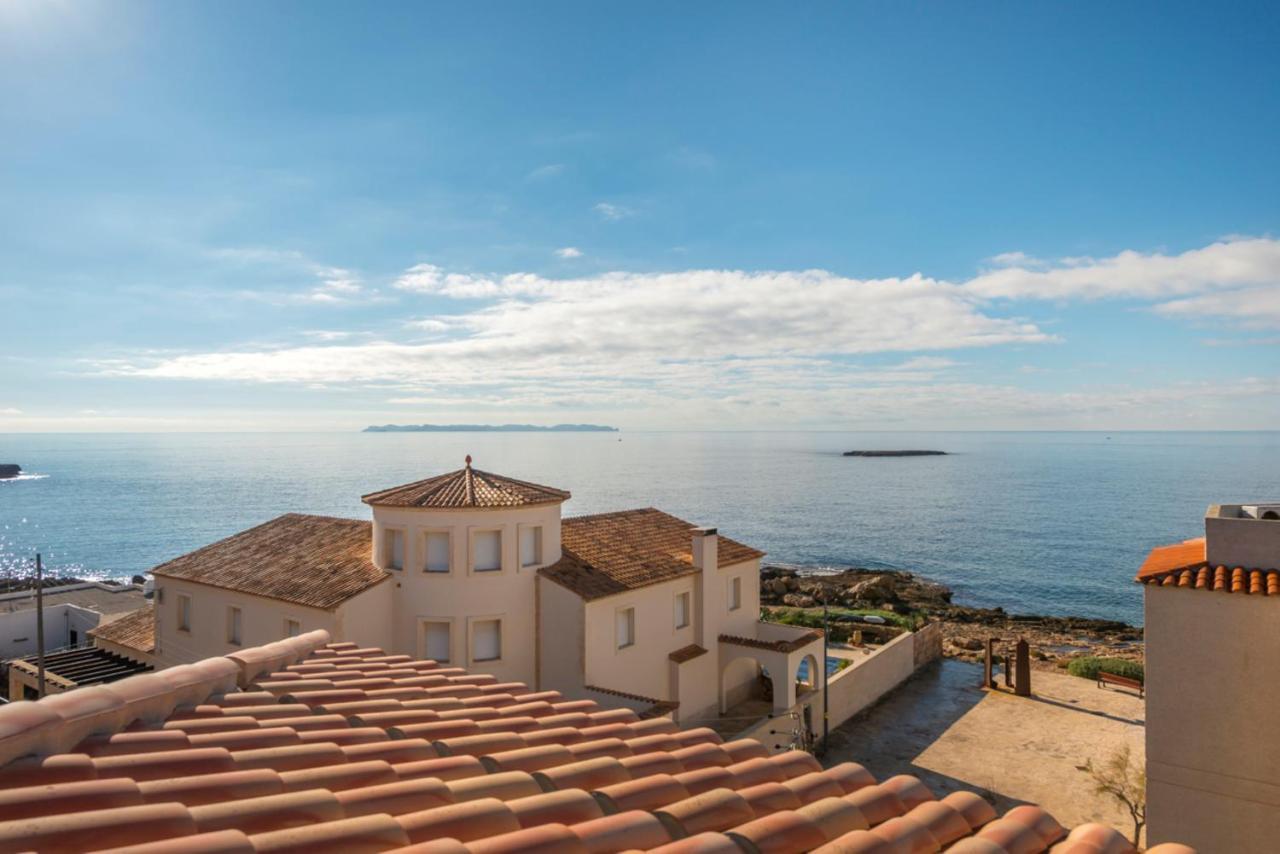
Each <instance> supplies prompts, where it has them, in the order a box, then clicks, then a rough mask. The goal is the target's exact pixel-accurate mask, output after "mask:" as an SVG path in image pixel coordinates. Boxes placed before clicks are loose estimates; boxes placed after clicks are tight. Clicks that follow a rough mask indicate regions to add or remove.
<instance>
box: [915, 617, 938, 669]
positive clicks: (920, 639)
mask: <svg viewBox="0 0 1280 854" xmlns="http://www.w3.org/2000/svg"><path fill="white" fill-rule="evenodd" d="M913 637H914V638H915V640H914V641H913V645H914V647H915V649H914V652H915V669H916V670H919V669H920V668H921V667H924V666H925V665H926V664H928V663H929V662H930V661H934V660H936V659H939V658H942V623H926V624H925V625H924V627H923V628H921V629H920V630H919V631H917V632H916V633H915V634H914V635H913Z"/></svg>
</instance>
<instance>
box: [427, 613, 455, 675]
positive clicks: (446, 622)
mask: <svg viewBox="0 0 1280 854" xmlns="http://www.w3.org/2000/svg"><path fill="white" fill-rule="evenodd" d="M431 625H438V626H444V627H445V629H446V631H447V635H448V638H449V657H448V658H435V657H434V656H432V655H431V654H430V652H429V650H428V649H427V626H431ZM418 644H419V651H418V657H419V658H422V659H427V658H430V659H432V660H433V661H436V662H438V663H440V664H450V663H452V662H453V661H454V660H456V658H457V654H456V653H457V647H456V645H455V644H454V642H453V618H452V617H419V618H418Z"/></svg>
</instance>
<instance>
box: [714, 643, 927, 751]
mask: <svg viewBox="0 0 1280 854" xmlns="http://www.w3.org/2000/svg"><path fill="white" fill-rule="evenodd" d="M941 655H942V624H941V623H929V624H927V625H926V626H924V627H923V628H921V629H920V630H919V631H917V632H904V633H903V634H900V635H898V636H897V637H895V638H894V639H893V640H891V641H889V642H888V643H886V644H885V645H884V646H882V647H880V648H879V649H878V650H876V651H875V652H873V653H872V654H871V655H869V656H867V657H866V658H863V659H860V660H859V661H858V662H857V663H855V664H852V665H850V666H849V667H846V668H845V669H844V670H841V671H840V672H839V673H837V674H835V675H834V676H832V677H831V680H830V681H829V682H828V683H827V690H828V691H830V692H831V694H830V701H829V708H828V711H827V713H828V715H830V719H829V722H828V726H829V728H830V729H835V728H836V727H838V726H840V725H841V724H842V723H844V722H845V721H847V720H849V719H850V718H852V717H853V716H854V715H856V714H858V712H860V711H862V710H863V709H865V708H867V707H868V706H870V705H871V704H873V703H875V702H876V701H877V700H879V699H880V698H881V697H883V696H884V695H885V694H888V693H889V692H890V691H892V690H893V689H894V688H896V687H898V686H899V685H900V684H902V683H903V682H904V681H906V679H907V678H909V677H910V676H911V675H912V674H913V673H915V672H916V670H918V669H919V668H921V667H923V666H924V665H926V664H928V663H929V662H931V661H933V660H934V659H937V658H939V657H941ZM804 706H809V707H810V708H811V709H812V711H811V713H810V715H811V718H812V720H813V731H814V733H815V734H816V735H817V736H818V737H819V738H821V737H822V692H821V691H815V692H813V693H812V694H809V695H807V696H806V697H805V698H804V699H803V700H802V701H801V702H800V703H798V704H797V706H796V709H795V710H794V711H797V712H802V710H803V707H804ZM795 726H796V723H795V720H794V719H793V718H791V717H790V716H789V715H780V716H778V717H773V718H765V719H762V720H760V721H758V722H757V723H755V724H752V725H751V726H750V727H748V728H747V729H745V730H744V731H743V732H741V733H739V734H738V736H737V737H739V738H754V739H756V740H758V741H760V742H761V743H762V744H764V745H765V746H767V747H770V748H773V749H775V750H786V749H788V748H789V742H790V738H789V736H788V735H786V733H789V732H790V731H791V730H792V729H793V728H794V727H795Z"/></svg>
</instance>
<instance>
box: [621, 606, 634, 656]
mask: <svg viewBox="0 0 1280 854" xmlns="http://www.w3.org/2000/svg"><path fill="white" fill-rule="evenodd" d="M617 620H618V649H625V648H626V647H629V646H631V645H632V644H634V643H635V642H636V609H635V608H619V609H618V617H617Z"/></svg>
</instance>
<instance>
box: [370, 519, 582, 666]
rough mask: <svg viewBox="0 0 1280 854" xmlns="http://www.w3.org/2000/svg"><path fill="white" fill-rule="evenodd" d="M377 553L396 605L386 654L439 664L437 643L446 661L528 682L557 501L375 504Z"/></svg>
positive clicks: (553, 555) (553, 551) (555, 532)
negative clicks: (478, 505)
mask: <svg viewBox="0 0 1280 854" xmlns="http://www.w3.org/2000/svg"><path fill="white" fill-rule="evenodd" d="M396 538H400V539H401V543H402V545H401V546H396V545H395V540H396ZM522 545H523V546H524V548H523V550H522V548H521V546H522ZM393 552H395V553H396V557H398V558H399V562H400V563H401V564H402V565H401V567H400V568H396V567H395V566H394V562H393V560H392V557H393ZM373 555H374V558H373V559H374V563H375V564H376V565H377V566H378V567H380V568H382V569H384V570H386V571H387V572H388V573H389V574H390V575H392V576H393V581H392V583H391V587H392V588H393V590H394V596H393V598H394V607H393V608H391V609H390V610H389V611H388V613H387V615H386V616H385V617H384V620H385V621H386V622H387V623H388V624H389V625H390V627H391V631H392V640H391V642H390V643H389V644H388V645H387V648H389V649H394V650H396V651H397V652H403V653H405V654H408V655H413V656H418V657H422V658H440V659H443V658H444V656H443V655H442V654H441V650H442V646H441V645H442V644H443V645H445V646H447V660H448V661H449V663H451V664H456V665H459V666H461V667H467V668H475V669H478V670H482V671H484V672H486V673H492V674H493V675H494V676H496V677H498V679H499V680H502V681H506V680H518V681H522V682H528V683H529V684H533V682H534V678H535V669H536V668H535V661H534V658H535V650H536V644H535V642H534V632H535V628H536V620H535V606H534V595H535V594H534V586H535V579H536V577H537V573H538V570H539V569H540V568H542V567H543V566H546V565H548V564H552V563H555V562H556V561H557V560H559V559H560V505H559V504H541V505H535V506H532V507H513V508H495V509H467V510H443V509H425V508H424V509H417V508H402V507H378V506H375V507H374V508H373ZM446 555H447V559H445V556H446ZM495 558H496V560H495ZM495 634H496V637H495ZM360 642H362V643H363V641H360ZM429 644H430V645H431V646H432V648H431V649H430V650H429V649H428V645H429ZM495 647H496V648H495ZM495 652H496V657H495V655H494V653H495Z"/></svg>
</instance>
